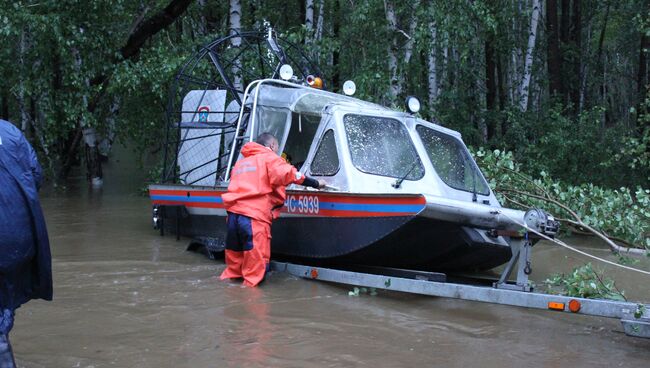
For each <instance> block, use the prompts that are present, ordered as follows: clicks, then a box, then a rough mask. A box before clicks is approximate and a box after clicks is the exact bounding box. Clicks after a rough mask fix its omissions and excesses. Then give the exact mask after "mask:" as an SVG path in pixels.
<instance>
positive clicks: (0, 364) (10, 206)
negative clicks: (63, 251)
mask: <svg viewBox="0 0 650 368" xmlns="http://www.w3.org/2000/svg"><path fill="white" fill-rule="evenodd" d="M40 184H41V166H40V165H39V163H38V160H37V158H36V154H35V152H34V149H33V148H32V146H31V145H30V144H29V143H28V142H27V139H25V136H23V134H22V133H21V131H20V130H19V129H18V128H16V127H15V126H14V125H13V124H11V123H9V122H8V121H5V120H1V119H0V368H5V367H14V366H15V362H14V358H13V353H12V351H11V345H10V344H9V337H8V334H9V331H10V330H11V328H12V327H13V319H14V312H15V310H16V308H18V307H20V306H21V305H22V304H24V303H26V302H28V301H29V300H31V299H39V298H40V299H45V300H52V265H51V262H52V260H51V255H50V243H49V240H48V237H47V229H46V227H45V219H44V217H43V212H42V210H41V205H40V203H39V201H38V190H39V188H40Z"/></svg>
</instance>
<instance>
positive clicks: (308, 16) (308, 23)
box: [305, 0, 314, 42]
mask: <svg viewBox="0 0 650 368" xmlns="http://www.w3.org/2000/svg"><path fill="white" fill-rule="evenodd" d="M305 29H306V30H307V37H306V38H305V40H306V41H307V42H309V40H310V39H311V37H312V31H313V30H314V0H305Z"/></svg>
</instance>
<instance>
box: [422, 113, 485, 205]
mask: <svg viewBox="0 0 650 368" xmlns="http://www.w3.org/2000/svg"><path fill="white" fill-rule="evenodd" d="M415 130H417V132H418V134H419V135H420V138H421V139H422V143H424V147H425V148H426V150H427V154H428V156H429V159H430V160H431V164H432V165H433V168H434V169H435V170H436V172H437V173H438V175H439V176H440V179H442V181H444V182H445V184H447V185H449V186H450V187H452V188H454V189H459V190H463V191H466V192H472V193H474V192H476V193H478V194H482V195H489V194H490V189H489V187H488V185H487V183H486V182H485V179H483V176H482V175H481V173H480V172H479V170H478V167H477V166H476V164H475V163H474V160H473V159H472V157H471V156H470V155H469V152H467V149H466V148H465V146H464V145H463V144H462V143H461V142H460V141H459V140H458V139H456V138H454V137H452V136H450V135H448V134H445V133H441V132H439V131H437V130H434V129H431V128H428V127H426V126H424V125H418V126H417V127H416V128H415Z"/></svg>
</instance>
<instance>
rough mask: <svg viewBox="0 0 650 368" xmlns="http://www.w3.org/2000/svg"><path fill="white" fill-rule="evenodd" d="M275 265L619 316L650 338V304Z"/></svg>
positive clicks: (422, 290)
mask: <svg viewBox="0 0 650 368" xmlns="http://www.w3.org/2000/svg"><path fill="white" fill-rule="evenodd" d="M271 268H272V269H273V270H275V271H284V272H288V273H290V274H292V275H294V276H298V277H303V278H308V279H314V280H321V281H330V282H335V283H340V284H348V285H354V286H363V287H372V288H377V289H385V290H394V291H400V292H405V293H413V294H421V295H431V296H440V297H447V298H456V299H463V300H472V301H478V302H486V303H494V304H503V305H512V306H518V307H527V308H537V309H552V310H557V311H562V312H567V313H574V314H585V315H592V316H599V317H608V318H618V319H620V320H621V323H622V324H623V329H624V330H625V333H626V334H627V335H630V336H637V337H645V338H650V305H644V304H638V303H630V302H618V301H611V300H602V299H585V298H572V297H567V296H561V295H549V294H542V293H534V292H525V291H520V290H508V289H502V288H496V287H486V286H473V285H465V284H457V283H447V282H435V281H426V280H413V279H406V278H401V277H392V276H384V275H375V274H367V273H359V272H351V271H342V270H335V269H329V268H322V267H312V266H302V265H296V264H291V263H283V262H276V261H272V262H271Z"/></svg>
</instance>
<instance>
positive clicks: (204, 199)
mask: <svg viewBox="0 0 650 368" xmlns="http://www.w3.org/2000/svg"><path fill="white" fill-rule="evenodd" d="M151 199H153V200H156V201H177V202H191V203H223V200H222V199H221V197H199V196H196V197H186V196H171V195H152V196H151Z"/></svg>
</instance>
